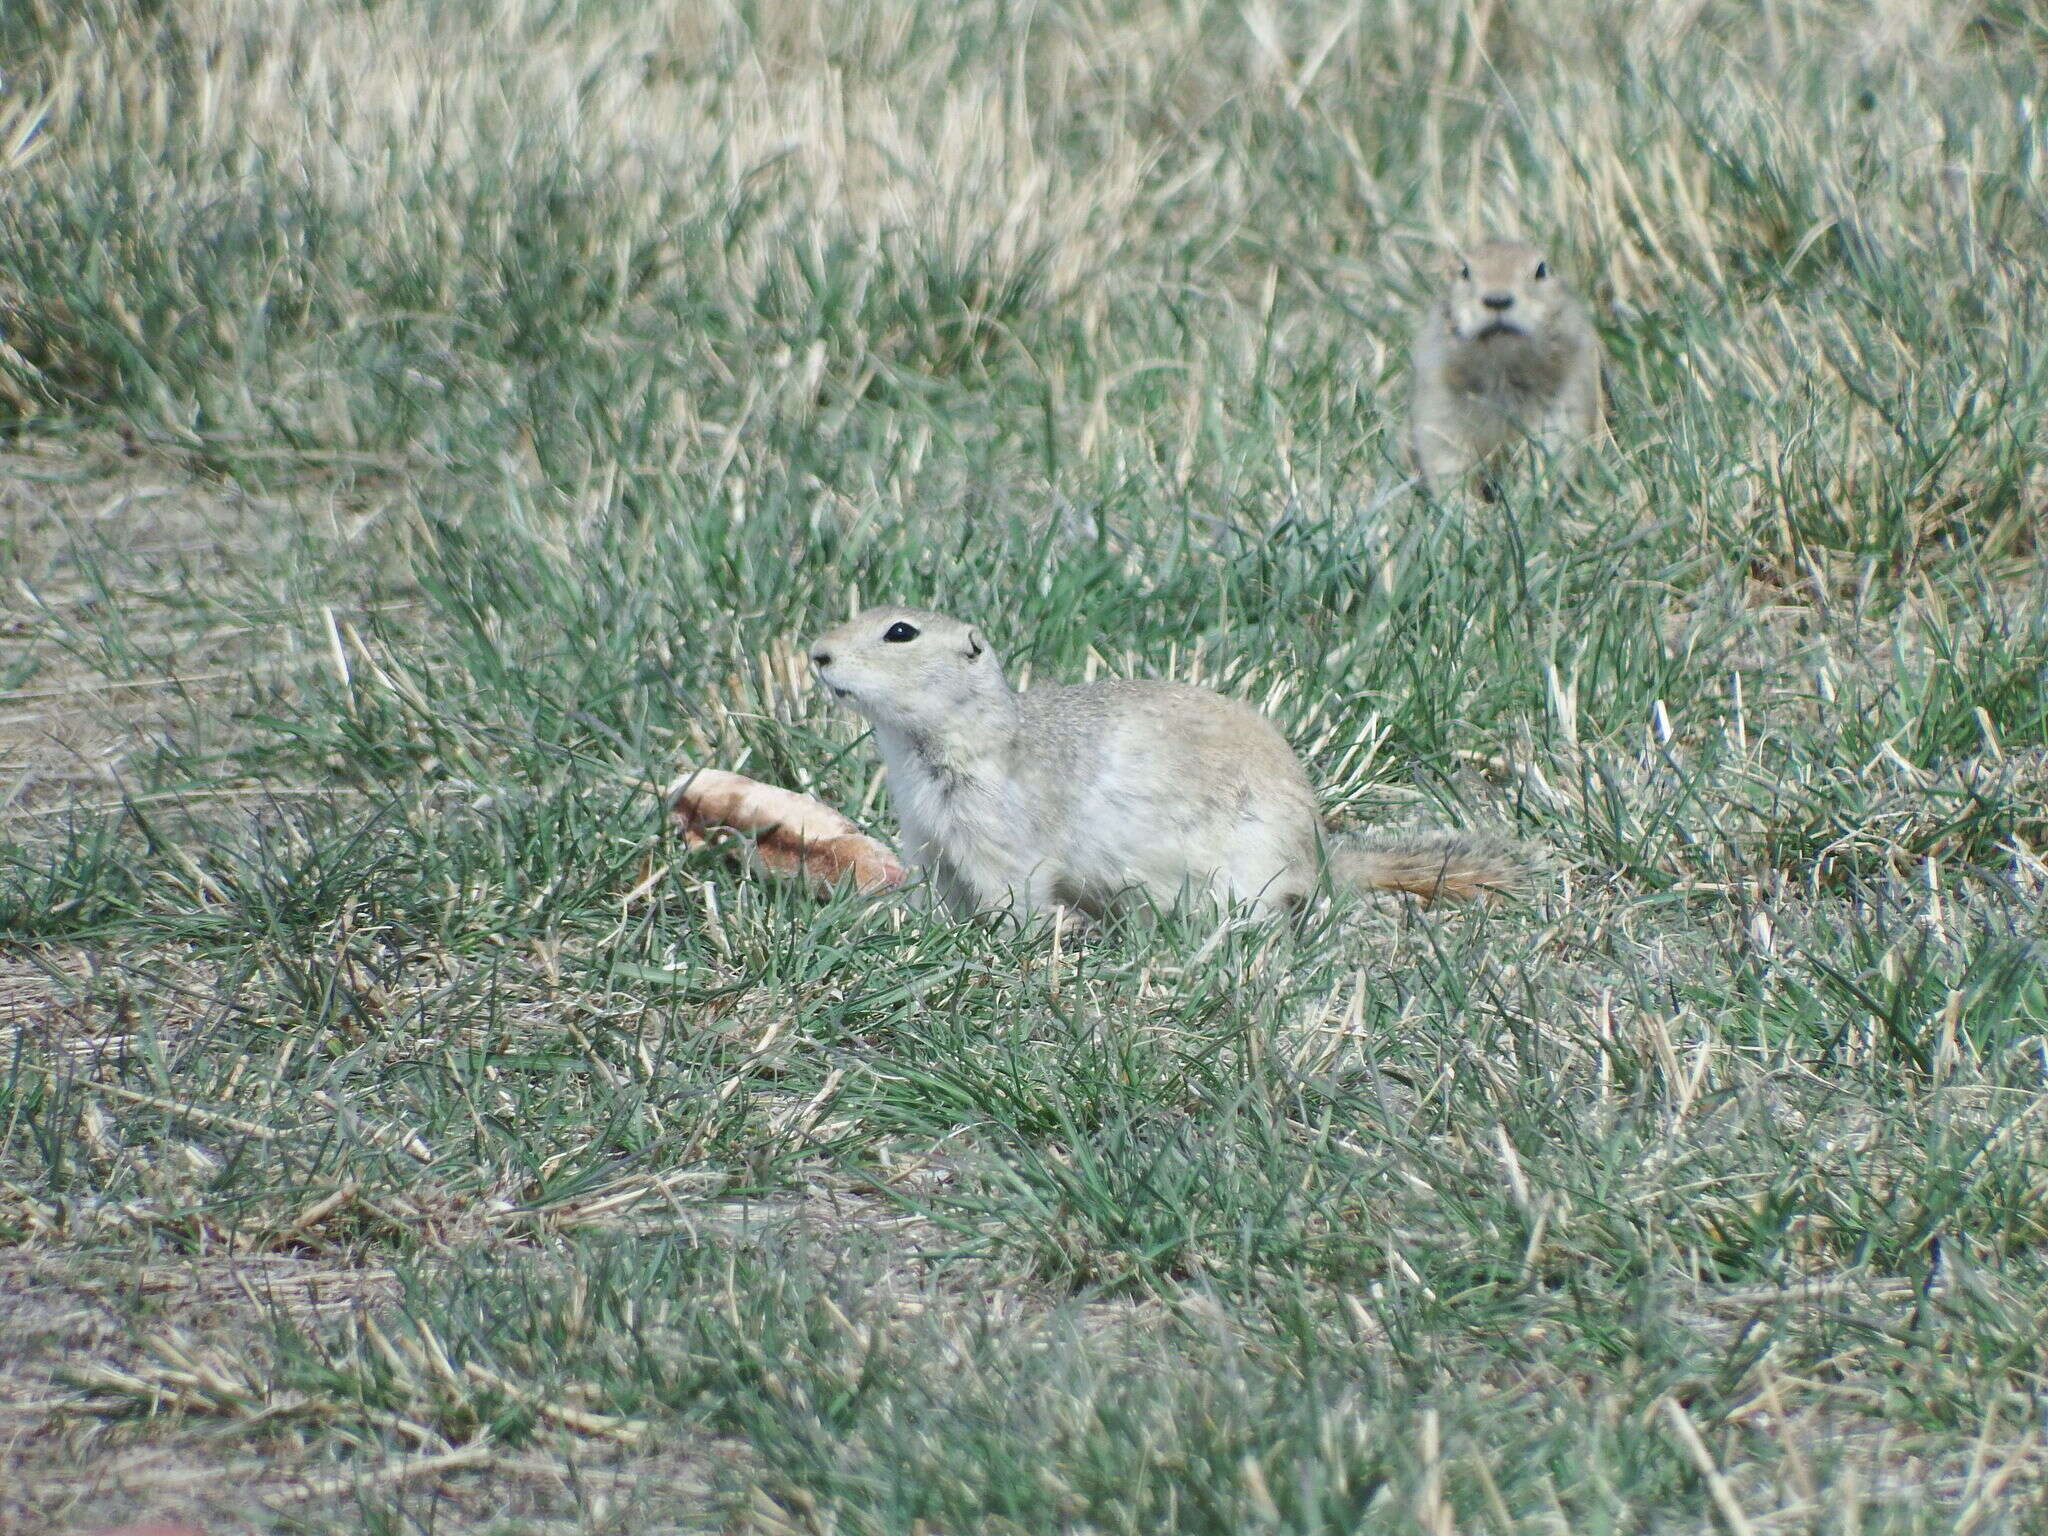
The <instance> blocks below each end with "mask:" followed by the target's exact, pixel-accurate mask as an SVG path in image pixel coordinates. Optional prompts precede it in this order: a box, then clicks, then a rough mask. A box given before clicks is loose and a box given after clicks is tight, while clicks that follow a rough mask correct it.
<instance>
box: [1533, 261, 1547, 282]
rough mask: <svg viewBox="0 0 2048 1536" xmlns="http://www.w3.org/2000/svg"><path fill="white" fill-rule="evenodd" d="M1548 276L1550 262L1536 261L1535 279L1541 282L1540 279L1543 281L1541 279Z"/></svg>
mask: <svg viewBox="0 0 2048 1536" xmlns="http://www.w3.org/2000/svg"><path fill="white" fill-rule="evenodd" d="M1548 276H1550V263H1549V262H1547V261H1539V262H1537V263H1536V281H1537V282H1539V283H1540V282H1542V281H1543V279H1545V278H1546V277H1548Z"/></svg>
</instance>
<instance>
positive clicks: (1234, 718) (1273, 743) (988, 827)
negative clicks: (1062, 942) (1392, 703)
mask: <svg viewBox="0 0 2048 1536" xmlns="http://www.w3.org/2000/svg"><path fill="white" fill-rule="evenodd" d="M811 664H812V665H813V666H814V667H815V668H816V669H817V673H818V677H819V679H820V680H821V681H822V682H823V683H824V685H825V686H826V687H827V688H828V689H830V690H831V691H832V693H833V694H834V695H835V696H837V697H838V698H840V699H843V700H844V701H845V702H846V703H848V704H850V705H852V706H853V708H854V709H856V710H858V711H859V712H860V713H861V714H862V715H864V716H866V717H867V719H868V720H869V721H870V722H871V723H872V724H873V725H874V728H875V742H876V744H877V745H878V746H879V747H880V749H881V753H882V761H883V762H884V764H886V765H887V767H888V770H889V792H890V797H891V799H892V800H893V802H894V804H895V807H896V815H897V819H898V821H899V822H900V824H901V826H902V832H903V854H904V856H905V858H906V859H908V860H909V862H911V863H912V864H914V865H916V866H917V867H918V868H919V869H921V870H922V871H923V872H924V873H925V876H926V878H927V879H928V880H929V881H930V882H931V883H932V884H933V885H934V886H935V887H936V888H937V890H938V892H939V894H940V895H941V896H942V897H943V898H944V899H945V901H946V903H947V905H948V906H950V907H951V908H952V909H953V910H954V911H955V912H958V913H961V914H963V915H964V914H966V913H970V912H975V911H979V910H982V909H986V908H1005V907H1006V908H1008V909H1009V910H1010V911H1012V912H1013V913H1015V914H1017V915H1018V916H1020V917H1021V916H1024V915H1028V914H1030V913H1034V912H1043V911H1046V910H1048V909H1050V908H1053V907H1065V908H1071V909H1074V910H1077V911H1079V912H1081V913H1084V914H1086V915H1088V916H1091V917H1098V916H1102V915H1105V914H1107V913H1110V912H1112V911H1114V910H1116V909H1117V908H1118V907H1119V906H1120V905H1123V904H1124V903H1125V902H1126V901H1127V899H1128V898H1130V897H1132V896H1138V897H1142V898H1147V899H1149V900H1150V901H1151V902H1153V903H1155V904H1157V905H1159V906H1169V905H1171V904H1172V903H1174V902H1175V901H1177V900H1179V899H1180V898H1181V897H1182V896H1184V895H1187V896H1193V897H1196V898H1207V899H1210V900H1217V899H1221V900H1225V901H1231V902H1250V903H1252V904H1254V905H1255V906H1256V907H1258V908H1259V909H1260V910H1262V911H1268V912H1270V911H1276V910H1284V909H1287V908H1291V907H1294V906H1297V905H1299V904H1300V903H1301V902H1302V901H1303V900H1304V899H1305V898H1306V897H1308V896H1309V895H1310V894H1311V893H1312V892H1313V891H1314V890H1315V889H1316V887H1317V885H1318V883H1319V882H1320V880H1321V878H1322V872H1323V870H1324V869H1325V867H1327V868H1328V870H1329V872H1330V877H1331V880H1332V882H1333V883H1334V884H1336V885H1337V886H1339V887H1344V886H1350V887H1359V888H1366V889H1377V890H1402V891H1412V892H1415V893H1416V894H1418V895H1423V896H1439V895H1449V896H1470V895H1476V894H1478V893H1480V892H1483V891H1491V890H1498V889H1503V888H1505V887H1507V886H1510V885H1512V884H1513V883H1514V882H1515V880H1516V878H1517V876H1518V874H1519V873H1520V870H1521V865H1520V861H1519V860H1518V859H1517V858H1516V856H1515V854H1514V851H1513V849H1512V847H1511V845H1509V844H1507V843H1505V842H1502V841H1497V840H1491V839H1486V838H1481V837H1477V836H1473V835H1470V834H1466V833H1460V832H1417V833H1411V834H1405V835H1392V836H1385V837H1380V838H1362V839H1352V838H1343V839H1330V840H1329V841H1327V842H1326V841H1325V839H1324V836H1323V828H1322V822H1321V820H1320V818H1319V817H1318V815H1317V812H1316V797H1315V791H1314V790H1313V789H1311V788H1310V787H1309V782H1308V776H1307V774H1305V773H1304V772H1303V771H1302V767H1301V762H1300V760H1299V759H1297V758H1296V757H1295V755H1294V749H1293V748H1292V747H1290V746H1288V744H1287V740H1286V738H1285V737H1283V736H1282V735H1281V734H1280V732H1279V731H1278V730H1277V729H1275V728H1274V726H1273V724H1272V722H1270V721H1269V720H1267V719H1266V718H1265V717H1264V716H1263V715H1260V714H1258V713H1257V712H1256V711H1255V710H1253V709H1251V708H1250V707H1249V706H1247V705H1244V704H1241V703H1239V702H1238V701H1237V700H1235V699H1228V698H1225V697H1224V696H1223V695H1221V694H1219V693H1211V692H1210V691H1209V690H1208V689H1206V688H1195V687H1190V686H1188V685H1187V684H1184V683H1160V682H1143V681H1122V682H1100V683H1087V684H1082V685H1079V686H1074V687H1057V686H1055V687H1045V688H1029V689H1026V690H1024V691H1023V692H1021V693H1019V692H1016V691H1014V690H1013V689H1012V688H1011V687H1010V684H1009V682H1008V680H1007V679H1006V678H1005V677H1004V676H1003V668H1002V663H1001V661H1000V660H999V659H998V658H997V656H996V654H995V652H994V650H993V649H991V648H990V646H989V644H988V642H987V641H986V640H984V639H983V638H982V636H981V633H980V631H978V630H976V629H975V628H973V627H972V626H971V625H967V624H963V623H961V622H960V621H959V620H957V619H949V618H947V617H945V616H944V615H942V614H937V613H926V612H922V611H920V610H918V609H914V608H870V609H868V610H867V611H866V612H865V613H862V614H860V615H858V616H857V617H855V618H853V619H851V620H850V621H848V622H847V623H845V624H842V625H840V626H839V627H838V628H837V629H834V630H832V631H830V632H829V633H827V634H825V635H822V636H820V637H819V639H818V640H816V641H815V642H814V643H813V644H812V646H811Z"/></svg>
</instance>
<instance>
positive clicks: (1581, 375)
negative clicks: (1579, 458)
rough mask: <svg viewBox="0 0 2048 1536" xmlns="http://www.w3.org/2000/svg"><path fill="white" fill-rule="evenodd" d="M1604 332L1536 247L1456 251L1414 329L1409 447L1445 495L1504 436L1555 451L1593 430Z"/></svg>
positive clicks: (1501, 245)
mask: <svg viewBox="0 0 2048 1536" xmlns="http://www.w3.org/2000/svg"><path fill="white" fill-rule="evenodd" d="M1600 360H1601V348H1600V338H1599V336H1598V335H1596V334H1595V333H1594V330H1593V322H1592V320H1591V319H1590V318H1588V316H1587V314H1586V310H1585V306H1584V305H1582V304H1581V303H1580V302H1579V301H1578V299H1577V298H1576V297H1574V296H1573V294H1572V292H1571V290H1570V289H1568V288H1567V287H1565V285H1564V282H1563V280H1562V279H1560V278H1559V277H1558V276H1557V274H1556V273H1554V272H1552V271H1551V270H1550V263H1549V261H1548V260H1547V259H1546V258H1545V257H1544V254H1543V253H1542V252H1541V251H1539V250H1536V249H1535V248H1534V247H1532V246H1527V245H1514V244H1510V243H1508V242H1506V241H1490V242H1488V243H1487V244H1485V245H1480V246H1475V247H1473V248H1472V249H1471V250H1469V251H1466V252H1463V253H1461V254H1460V255H1459V257H1458V259H1457V265H1456V268H1455V270H1454V272H1453V274H1452V278H1451V284H1450V287H1449V289H1448V290H1447V291H1446V292H1445V293H1444V294H1443V295H1442V296H1441V297H1439V298H1438V299H1437V301H1436V302H1435V303H1434V304H1432V305H1431V306H1430V308H1429V314H1428V315H1427V317H1426V318H1425V319H1424V320H1423V322H1422V329H1421V330H1420V331H1419V332H1418V333H1417V334H1416V337H1415V363H1414V366H1415V388H1414V394H1413V397H1412V399H1411V402H1410V407H1409V415H1408V446H1409V450H1410V452H1412V453H1413V454H1414V456H1415V465H1416V468H1417V469H1418V470H1420V471H1421V473H1422V479H1423V482H1424V484H1426V485H1427V486H1428V487H1429V488H1430V489H1431V490H1432V491H1435V492H1438V493H1442V492H1444V491H1447V490H1449V489H1450V488H1451V487H1452V486H1454V485H1456V484H1457V483H1458V482H1459V481H1461V480H1462V479H1463V478H1464V477H1465V476H1466V475H1467V474H1469V473H1470V472H1471V471H1473V470H1474V469H1477V468H1480V467H1482V466H1484V465H1485V464H1486V463H1487V461H1488V460H1490V459H1493V458H1494V457H1495V456H1497V455H1498V454H1499V453H1500V451H1501V450H1502V449H1504V448H1506V447H1507V446H1508V445H1509V444H1510V443H1513V442H1515V441H1517V440H1518V439H1520V438H1522V437H1532V438H1534V439H1535V440H1536V441H1537V442H1538V443H1539V444H1540V445H1541V446H1542V447H1543V448H1544V450H1545V451H1546V452H1549V453H1557V452H1559V451H1561V450H1563V449H1565V448H1568V447H1570V446H1571V445H1573V444H1575V443H1578V442H1582V441H1584V440H1586V439H1588V438H1590V437H1592V436H1593V435H1594V434H1595V433H1596V432H1598V431H1599V429H1600Z"/></svg>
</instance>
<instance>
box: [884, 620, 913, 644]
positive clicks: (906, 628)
mask: <svg viewBox="0 0 2048 1536" xmlns="http://www.w3.org/2000/svg"><path fill="white" fill-rule="evenodd" d="M882 638H883V639H884V640H887V641H888V642H889V643H890V644H892V645H901V644H903V642H904V641H906V640H915V639H916V638H917V626H916V625H915V624H906V623H904V622H903V621H902V620H901V619H898V620H897V621H896V622H895V623H894V624H891V625H890V626H889V627H888V628H887V629H886V630H884V631H883V632H882Z"/></svg>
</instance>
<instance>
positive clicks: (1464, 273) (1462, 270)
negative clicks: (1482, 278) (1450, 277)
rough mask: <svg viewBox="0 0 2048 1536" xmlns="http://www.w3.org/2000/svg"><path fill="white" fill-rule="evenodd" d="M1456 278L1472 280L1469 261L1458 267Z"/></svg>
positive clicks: (1463, 280) (1462, 280)
mask: <svg viewBox="0 0 2048 1536" xmlns="http://www.w3.org/2000/svg"><path fill="white" fill-rule="evenodd" d="M1458 278H1459V280H1460V281H1461V282H1467V283H1469V282H1471V281H1472V268H1471V265H1470V264H1469V263H1468V264H1466V265H1464V266H1461V267H1459V268H1458Z"/></svg>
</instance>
